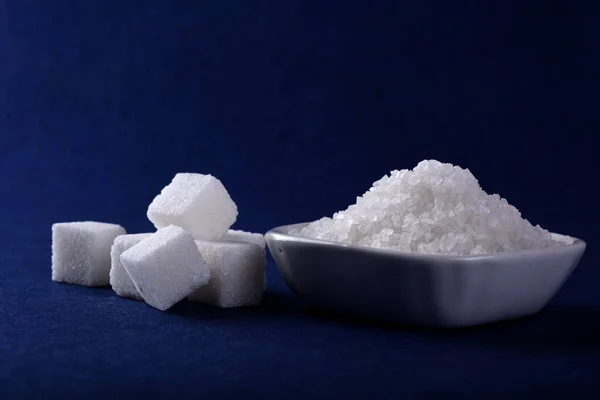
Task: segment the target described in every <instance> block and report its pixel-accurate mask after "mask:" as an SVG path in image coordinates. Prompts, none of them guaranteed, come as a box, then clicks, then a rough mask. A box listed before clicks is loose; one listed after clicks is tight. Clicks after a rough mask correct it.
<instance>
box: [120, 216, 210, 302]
mask: <svg viewBox="0 0 600 400" xmlns="http://www.w3.org/2000/svg"><path fill="white" fill-rule="evenodd" d="M121 262H122V263H123V266H124V267H125V270H126V271H127V273H128V274H129V277H130V278H131V280H132V281H133V284H134V285H135V288H136V289H137V291H138V292H139V294H140V295H141V296H142V298H143V299H144V301H145V302H146V303H148V304H149V305H151V306H152V307H155V308H157V309H159V310H162V311H164V310H167V309H169V308H170V307H171V306H173V305H174V304H175V303H177V302H179V301H180V300H182V299H183V298H185V297H186V296H187V295H189V294H190V293H192V292H194V291H195V290H197V289H198V288H200V287H201V286H203V285H205V284H206V283H207V282H208V280H209V279H210V270H209V268H208V266H207V264H206V262H205V261H204V259H203V257H202V255H201V254H200V252H199V251H198V247H197V245H196V243H194V239H193V238H192V236H191V235H190V234H189V232H187V231H186V230H185V229H183V228H180V227H178V226H174V225H170V226H167V227H165V228H161V229H159V230H158V231H157V232H156V233H153V234H152V235H150V236H149V237H147V238H145V239H143V240H141V241H140V242H139V243H138V244H136V245H134V246H132V247H131V248H129V249H128V250H126V251H125V252H123V254H121Z"/></svg>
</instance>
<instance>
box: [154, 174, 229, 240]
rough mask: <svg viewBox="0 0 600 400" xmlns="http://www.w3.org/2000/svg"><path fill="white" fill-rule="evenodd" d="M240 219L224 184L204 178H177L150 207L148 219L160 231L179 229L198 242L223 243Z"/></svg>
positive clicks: (209, 177)
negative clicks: (223, 238)
mask: <svg viewBox="0 0 600 400" xmlns="http://www.w3.org/2000/svg"><path fill="white" fill-rule="evenodd" d="M237 215H238V210H237V206H236V205H235V203H234V202H233V200H231V197H230V196H229V193H227V190H226V189H225V187H224V186H223V184H222V183H221V181H220V180H218V179H217V178H215V177H214V176H212V175H202V174H189V173H179V174H177V175H175V177H174V178H173V180H172V181H171V183H170V184H169V185H167V186H166V187H165V188H163V190H162V191H161V192H160V194H159V195H158V196H156V197H155V198H154V200H153V201H152V203H151V204H150V206H149V207H148V219H149V220H150V221H151V222H152V223H153V224H154V226H156V227H157V228H159V229H160V228H163V227H165V226H168V225H176V226H180V227H182V228H184V229H186V230H187V231H188V232H190V233H191V234H192V236H193V237H194V239H199V240H217V239H220V238H221V237H222V236H223V235H225V233H227V230H228V229H229V227H230V226H231V225H233V223H234V222H235V220H236V218H237Z"/></svg>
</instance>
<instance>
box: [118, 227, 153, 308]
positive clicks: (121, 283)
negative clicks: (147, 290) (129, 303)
mask: <svg viewBox="0 0 600 400" xmlns="http://www.w3.org/2000/svg"><path fill="white" fill-rule="evenodd" d="M150 235H151V233H138V234H133V235H121V236H117V237H116V238H115V241H114V243H113V245H112V248H111V249H110V258H111V267H110V285H111V286H112V288H113V290H114V291H115V293H117V294H118V295H119V296H122V297H129V298H132V299H135V300H143V299H142V296H141V295H140V294H139V292H138V291H137V289H136V288H135V285H134V284H133V282H132V281H131V278H130V277H129V274H128V273H127V271H125V267H123V263H122V262H121V254H122V253H123V252H124V251H126V250H128V249H130V248H131V247H133V246H134V245H136V244H138V243H139V242H141V241H142V240H144V239H146V238H147V237H149V236H150Z"/></svg>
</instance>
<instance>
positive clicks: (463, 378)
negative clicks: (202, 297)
mask: <svg viewBox="0 0 600 400" xmlns="http://www.w3.org/2000/svg"><path fill="white" fill-rule="evenodd" d="M590 4H592V3H591V2H590ZM596 22H597V13H596V12H595V10H594V9H592V7H591V6H590V5H586V4H585V3H578V2H567V1H526V2H511V1H508V2H506V1H504V2H472V4H467V3H464V2H439V3H437V2H432V1H382V2H374V1H366V0H365V1H344V2H341V1H340V2H326V1H313V2H311V1H294V0H286V1H279V2H277V1H273V2H266V1H237V0H231V1H210V2H209V1H159V0H150V1H145V2H142V1H129V0H120V1H116V0H115V1H93V0H91V1H78V2H76V1H66V0H54V1H42V0H0V205H1V207H0V223H2V228H3V229H2V233H1V237H0V399H12V398H52V397H53V396H55V395H56V396H58V395H64V396H66V398H137V397H139V396H142V395H144V396H149V397H151V398H152V397H158V398H161V397H164V398H171V397H173V398H204V397H206V398H208V396H213V398H227V397H230V396H234V395H235V396H240V397H241V398H282V399H283V398H323V397H328V398H342V397H344V398H348V397H350V396H354V397H356V398H377V399H379V398H380V399H384V398H390V399H397V398H425V397H430V398H431V397H434V396H438V397H445V398H476V399H481V398H494V397H498V398H506V396H509V395H510V396H516V397H523V396H525V395H534V394H535V395H540V394H551V395H555V396H558V395H563V396H568V397H567V398H584V397H587V398H598V394H599V390H600V380H599V379H598V377H599V376H600V294H599V293H600V291H599V290H598V288H599V285H600V283H599V282H600V272H599V269H598V268H597V267H598V260H599V253H598V251H597V249H596V247H595V244H596V242H595V239H597V238H598V235H597V233H596V231H597V226H598V223H599V222H600V213H599V212H598V201H597V196H596V195H595V192H596V188H594V187H592V188H590V184H591V182H597V174H598V167H597V163H596V162H594V161H593V159H594V157H597V151H598V148H599V147H598V146H597V144H596V142H597V138H596V135H597V133H598V131H599V128H600V123H599V122H600V121H599V115H600V114H598V100H597V94H598V92H599V89H600V84H599V81H598V78H597V71H598V70H599V68H600V63H599V62H598V61H599V60H598V53H597V49H598V46H599V43H598V38H599V37H600V35H599V34H598V33H599V32H598V25H597V23H596ZM424 158H436V159H439V160H441V161H447V162H452V163H455V164H459V165H462V166H465V167H468V168H470V169H471V170H472V172H473V173H474V174H475V175H476V176H477V177H478V178H479V179H480V182H481V184H482V186H483V187H484V189H486V190H487V191H489V192H498V193H500V194H502V195H503V196H504V197H506V198H508V200H509V201H510V202H511V203H513V204H515V205H516V206H517V207H518V208H519V209H520V210H521V211H522V212H523V214H524V216H525V217H526V218H528V219H529V220H530V221H532V222H533V223H534V224H537V223H539V224H540V225H542V226H543V227H546V228H548V229H551V230H553V231H556V232H561V233H567V234H571V235H574V236H577V237H581V238H583V239H585V240H587V241H588V251H587V253H586V255H585V256H584V258H583V260H582V262H581V264H580V266H579V267H578V268H577V270H576V271H575V273H574V274H573V276H572V277H571V279H570V280H569V281H568V283H567V284H566V286H565V287H564V288H563V290H562V291H561V292H560V294H559V295H558V296H557V297H556V298H555V299H554V300H553V302H552V304H551V305H550V306H549V307H548V308H547V309H546V310H544V311H543V312H542V313H540V314H539V315H537V316H535V317H532V318H528V319H523V320H519V321H514V322H509V323H501V324H495V325H490V326H484V327H479V328H474V329H464V330H451V331H429V330H428V331H423V330H416V329H410V328H406V327H398V326H389V325H377V324H369V323H364V322H360V321H353V320H349V319H340V318H333V317H331V316H326V315H322V314H316V313H314V312H308V311H307V310H305V309H304V308H303V306H302V305H301V304H298V303H297V302H296V300H295V299H294V297H292V295H291V294H290V292H289V291H288V290H287V288H286V287H285V284H284V283H283V281H282V279H281V277H280V276H279V274H278V272H277V270H276V267H275V265H274V264H273V263H272V262H270V264H269V271H268V275H269V288H268V292H267V294H266V296H265V299H264V302H263V304H262V305H261V306H259V307H255V308H249V309H234V310H220V309H215V308H209V307H203V306H200V305H195V304H183V303H182V304H179V305H177V306H175V307H174V308H173V309H172V310H170V311H169V312H167V313H161V312H159V311H157V310H154V309H152V308H150V307H149V306H147V305H145V304H143V303H140V302H135V301H132V300H125V299H122V298H119V297H117V296H116V295H115V294H114V293H113V292H112V291H111V290H110V289H91V288H84V287H78V286H72V285H65V284H58V283H54V282H52V281H51V280H50V226H51V224H52V223H53V222H58V221H73V220H98V221H106V222H115V223H120V224H122V225H123V226H125V227H126V228H127V230H128V231H129V232H131V233H135V232H144V231H148V230H150V229H151V225H150V223H149V222H148V221H147V220H146V218H145V212H146V207H147V205H148V204H149V202H150V201H151V200H152V198H153V196H155V195H156V194H157V193H158V191H159V190H160V189H161V188H162V187H163V186H164V185H165V184H166V183H168V182H169V180H170V179H171V177H172V176H173V175H174V174H175V173H176V172H202V173H212V174H214V175H215V176H217V177H219V178H220V179H221V180H222V181H223V182H224V183H225V185H226V186H227V188H228V189H229V191H230V193H231V195H232V197H233V198H234V199H235V201H236V202H237V204H238V206H239V209H240V217H239V219H238V222H237V223H236V227H237V228H239V229H245V230H251V231H258V232H265V231H267V230H268V229H270V228H272V227H274V226H277V225H283V224H287V223H294V222H301V221H308V220H313V219H316V218H319V217H321V216H324V215H331V214H332V213H333V212H334V211H337V210H339V209H342V208H344V207H346V206H347V205H348V204H350V203H352V202H354V200H355V196H356V195H359V194H361V193H362V192H364V191H365V190H366V189H367V188H368V187H369V185H370V184H371V183H372V182H373V181H375V180H376V179H379V178H380V177H381V176H383V174H385V173H387V172H389V171H390V170H392V169H396V168H398V169H400V168H411V167H413V166H414V165H415V164H416V163H417V162H418V161H420V160H422V159H424Z"/></svg>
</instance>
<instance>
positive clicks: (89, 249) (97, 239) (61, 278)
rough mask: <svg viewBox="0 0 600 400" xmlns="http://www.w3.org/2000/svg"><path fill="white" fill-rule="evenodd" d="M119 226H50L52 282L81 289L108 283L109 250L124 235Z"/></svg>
mask: <svg viewBox="0 0 600 400" xmlns="http://www.w3.org/2000/svg"><path fill="white" fill-rule="evenodd" d="M125 233H126V232H125V229H123V227H121V226H119V225H115V224H107V223H103V222H94V221H83V222H61V223H56V224H54V225H52V280H53V281H57V282H65V283H71V284H75V285H82V286H104V285H108V283H109V274H110V248H111V246H112V244H113V241H114V239H115V238H116V237H117V236H119V235H124V234H125Z"/></svg>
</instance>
